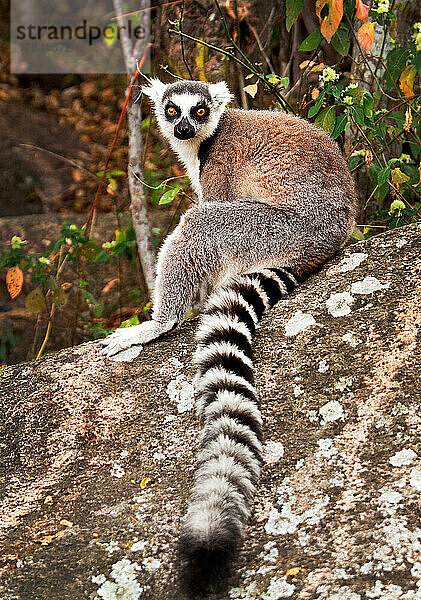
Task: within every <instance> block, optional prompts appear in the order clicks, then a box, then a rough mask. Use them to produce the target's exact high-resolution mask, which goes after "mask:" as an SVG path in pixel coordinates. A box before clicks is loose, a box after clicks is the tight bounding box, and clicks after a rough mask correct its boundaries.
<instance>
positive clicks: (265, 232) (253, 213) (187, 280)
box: [102, 201, 334, 361]
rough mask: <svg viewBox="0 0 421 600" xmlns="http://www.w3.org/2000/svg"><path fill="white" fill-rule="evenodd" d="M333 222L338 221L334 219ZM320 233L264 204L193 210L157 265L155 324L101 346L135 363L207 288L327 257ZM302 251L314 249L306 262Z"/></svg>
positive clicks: (131, 329)
mask: <svg viewBox="0 0 421 600" xmlns="http://www.w3.org/2000/svg"><path fill="white" fill-rule="evenodd" d="M332 218H334V215H333V217H332ZM316 238H317V232H315V230H314V228H313V226H312V223H311V222H310V221H309V222H304V221H303V220H302V219H300V218H299V217H297V216H295V215H293V213H291V211H286V210H283V209H280V208H275V207H273V206H269V205H265V204H262V203H260V202H251V201H233V202H209V203H207V202H206V203H203V204H201V205H198V206H196V207H194V208H191V209H190V210H188V211H187V213H186V214H185V215H184V217H183V218H182V220H181V222H180V224H179V225H178V227H177V228H176V229H175V231H174V232H173V233H172V234H171V235H170V236H169V237H168V238H167V240H166V241H165V243H164V245H163V247H162V250H161V253H160V256H159V260H158V267H157V272H158V276H157V281H156V288H155V294H154V310H153V314H152V321H148V322H146V323H142V324H141V325H136V326H135V327H129V328H126V329H117V331H115V332H114V333H113V334H112V335H110V336H109V337H108V338H106V339H105V340H102V343H103V344H104V345H105V348H104V350H103V353H104V354H105V356H107V357H108V358H111V359H112V360H117V361H125V360H132V359H133V358H135V357H136V356H138V354H139V353H140V352H141V350H142V347H143V345H144V344H146V343H147V342H150V341H152V340H154V339H156V338H158V337H159V336H161V335H162V334H163V333H165V332H166V331H169V330H170V329H172V328H173V327H175V326H176V325H178V324H179V323H181V322H182V321H183V319H184V317H185V314H186V312H187V310H188V309H189V307H190V305H191V303H192V300H193V299H194V298H195V297H196V296H197V294H198V292H199V290H200V289H201V287H202V285H203V284H204V283H206V282H210V283H212V284H214V283H215V282H217V281H218V280H221V279H223V278H224V276H226V275H228V276H233V275H236V274H237V273H247V272H250V270H251V269H254V268H259V267H271V266H272V267H275V266H284V267H287V268H292V269H293V271H295V268H298V271H299V270H300V268H299V267H301V266H302V265H303V261H305V260H307V261H308V262H309V264H313V263H314V262H315V259H314V257H313V255H312V253H313V254H315V255H316V256H322V255H323V254H322V253H323V252H325V253H326V252H327V250H326V248H323V247H321V248H319V247H318V244H317V239H316ZM302 248H308V249H309V256H308V257H305V256H304V254H305V252H303V250H302Z"/></svg>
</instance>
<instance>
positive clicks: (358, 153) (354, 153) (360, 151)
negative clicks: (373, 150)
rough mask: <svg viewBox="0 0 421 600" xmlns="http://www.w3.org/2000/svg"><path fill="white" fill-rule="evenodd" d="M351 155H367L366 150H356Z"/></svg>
mask: <svg viewBox="0 0 421 600" xmlns="http://www.w3.org/2000/svg"><path fill="white" fill-rule="evenodd" d="M351 156H365V150H355V152H353V153H352V154H351Z"/></svg>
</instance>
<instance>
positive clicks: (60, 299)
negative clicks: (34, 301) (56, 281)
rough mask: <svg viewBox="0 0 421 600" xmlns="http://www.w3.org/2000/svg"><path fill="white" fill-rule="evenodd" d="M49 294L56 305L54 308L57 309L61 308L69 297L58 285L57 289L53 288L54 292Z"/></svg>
mask: <svg viewBox="0 0 421 600" xmlns="http://www.w3.org/2000/svg"><path fill="white" fill-rule="evenodd" d="M51 295H52V297H53V302H54V304H55V305H56V308H57V309H58V310H63V308H64V307H65V306H66V304H67V301H68V299H69V297H68V296H67V294H66V292H65V291H64V290H63V288H61V287H59V288H58V289H56V290H54V292H53V293H52V294H51Z"/></svg>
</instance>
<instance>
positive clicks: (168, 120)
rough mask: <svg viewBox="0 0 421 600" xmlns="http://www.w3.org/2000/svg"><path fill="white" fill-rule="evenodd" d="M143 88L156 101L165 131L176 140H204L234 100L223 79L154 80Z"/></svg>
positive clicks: (175, 141) (156, 109) (161, 126)
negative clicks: (165, 81) (231, 100)
mask: <svg viewBox="0 0 421 600" xmlns="http://www.w3.org/2000/svg"><path fill="white" fill-rule="evenodd" d="M143 91H144V92H145V94H147V95H148V96H150V97H151V99H152V101H153V102H154V105H155V112H156V116H157V120H158V124H159V126H160V128H161V131H162V133H163V134H164V136H165V137H166V138H167V139H169V140H170V141H171V140H174V143H180V142H187V141H188V140H193V139H194V140H197V141H198V142H201V141H202V140H204V139H206V138H207V137H209V136H210V135H211V134H212V133H213V132H214V131H215V129H216V127H217V125H218V122H219V119H220V117H221V115H222V113H223V112H224V110H225V107H226V105H227V103H228V102H229V100H230V99H231V94H230V92H229V90H228V88H227V86H226V85H225V83H224V82H221V83H215V84H208V83H203V82H201V81H179V82H178V81H177V82H176V83H171V84H167V85H166V84H164V83H162V82H161V81H159V80H157V79H154V80H152V84H151V86H150V87H147V88H145V89H144V90H143ZM174 138H175V139H174Z"/></svg>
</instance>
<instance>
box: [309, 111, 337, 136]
mask: <svg viewBox="0 0 421 600" xmlns="http://www.w3.org/2000/svg"><path fill="white" fill-rule="evenodd" d="M314 123H315V124H316V125H317V127H321V128H322V129H324V130H325V131H326V133H328V134H329V135H330V134H331V133H332V132H333V129H334V127H335V107H334V106H327V107H326V108H324V109H323V110H322V111H321V113H320V114H318V115H317V117H316V120H315V121H314Z"/></svg>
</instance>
